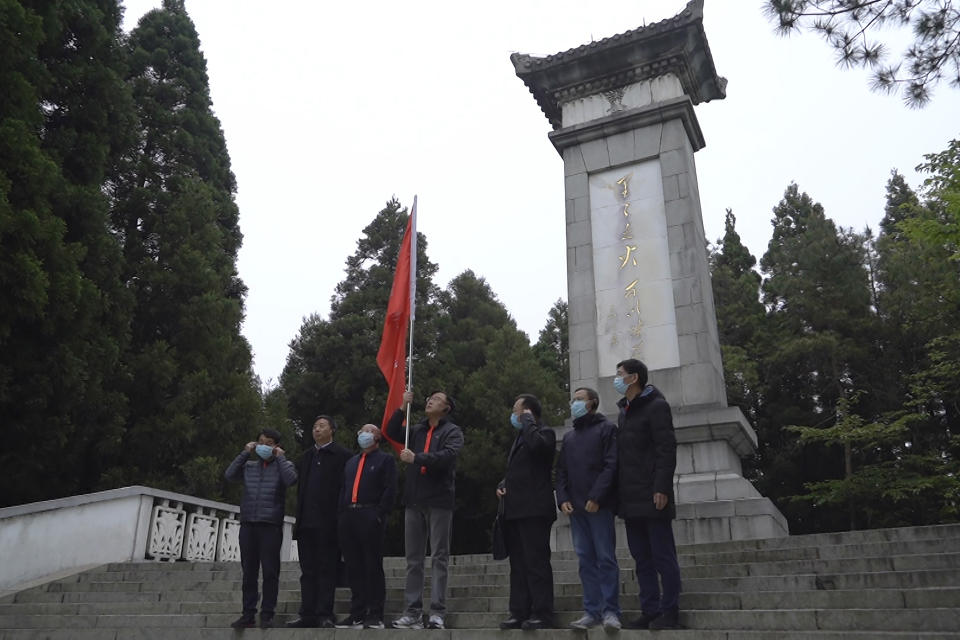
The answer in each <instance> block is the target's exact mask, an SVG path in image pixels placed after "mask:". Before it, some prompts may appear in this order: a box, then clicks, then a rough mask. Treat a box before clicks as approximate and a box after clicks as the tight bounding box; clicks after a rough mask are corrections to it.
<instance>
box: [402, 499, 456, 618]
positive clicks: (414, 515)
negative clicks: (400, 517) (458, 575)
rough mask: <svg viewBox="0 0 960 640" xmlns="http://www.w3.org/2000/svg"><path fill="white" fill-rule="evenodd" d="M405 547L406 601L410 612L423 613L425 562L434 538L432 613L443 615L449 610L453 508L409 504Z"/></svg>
mask: <svg viewBox="0 0 960 640" xmlns="http://www.w3.org/2000/svg"><path fill="white" fill-rule="evenodd" d="M403 525H404V526H403V537H404V548H405V549H406V551H407V586H406V589H405V590H404V593H403V597H404V605H405V607H406V609H405V611H406V613H407V614H408V615H411V616H414V617H418V616H421V615H423V566H424V560H425V557H426V555H427V539H428V537H429V540H430V556H431V558H432V559H433V563H432V565H431V566H432V569H431V574H432V575H431V577H432V578H433V579H432V581H431V583H432V586H431V589H430V613H435V614H438V615H440V616H441V617H442V616H443V615H445V614H446V612H447V562H448V560H449V558H450V532H451V530H452V528H453V509H438V508H436V507H407V508H406V510H405V511H404V521H403Z"/></svg>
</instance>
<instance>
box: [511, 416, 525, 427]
mask: <svg viewBox="0 0 960 640" xmlns="http://www.w3.org/2000/svg"><path fill="white" fill-rule="evenodd" d="M510 424H512V425H513V428H514V429H522V428H523V423H522V422H520V416H518V415H517V414H515V413H511V414H510Z"/></svg>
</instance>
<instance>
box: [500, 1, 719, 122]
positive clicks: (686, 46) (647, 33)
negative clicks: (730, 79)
mask: <svg viewBox="0 0 960 640" xmlns="http://www.w3.org/2000/svg"><path fill="white" fill-rule="evenodd" d="M510 61H511V62H512V63H513V66H514V69H515V71H516V73H517V76H518V77H519V78H520V79H521V80H523V82H524V84H525V85H526V86H527V88H528V89H529V90H530V93H531V94H533V97H534V98H535V99H536V101H537V104H539V105H540V109H541V110H542V111H543V113H544V115H546V116H547V120H549V121H550V124H551V126H552V127H553V128H554V129H555V130H556V129H560V128H562V126H563V123H562V113H561V112H562V109H561V107H562V105H563V103H565V102H569V101H571V100H576V99H577V98H582V97H585V96H589V95H594V94H597V93H601V92H604V91H610V90H613V89H618V88H620V87H624V86H627V85H629V84H632V83H636V82H642V81H644V80H649V79H653V78H657V77H660V76H663V75H666V74H674V75H675V76H677V78H679V80H680V83H681V85H682V87H683V90H684V93H685V94H686V95H688V96H689V97H690V100H691V101H692V102H693V104H699V103H701V102H709V101H710V100H719V99H723V98H724V97H725V96H726V86H727V81H726V79H725V78H722V77H720V76H718V75H717V70H716V67H715V66H714V63H713V56H712V55H711V54H710V47H709V46H708V44H707V37H706V33H705V32H704V29H703V0H691V2H689V3H687V6H686V7H685V8H684V9H683V11H681V12H680V13H678V14H677V15H675V16H673V17H672V18H667V19H665V20H661V21H660V22H655V23H653V24H650V25H646V26H643V27H639V28H637V29H633V30H632V31H626V32H624V33H620V34H617V35H614V36H611V37H609V38H604V39H603V40H599V41H595V42H591V43H589V44H585V45H581V46H579V47H576V48H573V49H569V50H567V51H563V52H560V53H556V54H553V55H550V56H546V57H536V56H531V55H528V54H523V53H514V54H512V55H511V56H510Z"/></svg>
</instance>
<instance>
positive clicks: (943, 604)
mask: <svg viewBox="0 0 960 640" xmlns="http://www.w3.org/2000/svg"><path fill="white" fill-rule="evenodd" d="M497 593H498V594H501V595H493V594H491V595H483V596H482V597H479V596H480V594H473V595H472V597H469V596H464V597H451V598H448V600H447V606H448V607H449V608H450V610H451V611H459V612H463V613H476V612H481V613H482V612H492V613H497V614H501V613H502V612H504V611H506V610H507V601H508V597H507V595H506V594H503V592H502V590H501V591H498V592H497ZM149 595H152V596H153V599H152V600H148V601H143V600H128V601H114V600H111V601H103V602H89V601H85V602H21V603H16V604H9V603H8V604H0V620H3V619H4V618H3V616H8V615H57V614H61V615H110V614H131V613H142V614H198V613H235V611H236V608H237V603H236V598H235V597H234V594H231V597H224V598H221V599H219V600H210V599H189V597H188V598H175V597H174V598H170V597H165V596H164V595H162V594H160V593H155V594H149ZM184 595H187V596H189V594H184ZM402 597H403V591H402V590H401V589H396V590H392V591H389V592H387V599H388V601H390V602H399V601H400V600H401V599H402ZM623 597H624V598H630V597H632V596H628V595H627V594H626V593H625V592H624V595H623ZM298 598H299V591H296V590H287V591H281V592H280V598H279V606H278V613H292V614H295V613H296V612H297V606H298V603H299V601H298ZM348 598H349V593H348V592H347V591H346V590H341V591H340V592H339V593H338V606H337V613H339V614H346V613H347V605H346V603H347V600H348ZM555 601H556V602H555V605H556V608H557V610H558V611H562V612H578V611H579V609H580V606H581V604H580V603H581V601H580V595H579V593H577V594H571V595H557V596H556V597H555ZM958 603H960V587H947V588H929V589H912V590H911V589H871V590H848V591H769V592H759V593H709V592H703V593H691V592H685V593H683V594H681V596H680V606H681V608H683V609H684V610H689V609H702V610H774V609H871V608H873V609H877V608H882V609H914V608H923V607H933V608H950V607H954V606H957V605H958Z"/></svg>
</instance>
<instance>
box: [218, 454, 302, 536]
mask: <svg viewBox="0 0 960 640" xmlns="http://www.w3.org/2000/svg"><path fill="white" fill-rule="evenodd" d="M224 476H225V477H226V478H227V480H234V481H242V482H243V498H241V500H240V522H269V523H272V524H283V508H284V503H285V502H286V497H287V487H289V486H290V485H292V484H293V483H295V482H296V481H297V470H296V468H295V467H294V466H293V463H292V462H290V461H289V460H287V459H286V458H285V457H284V456H282V455H281V456H279V457H276V458H274V457H271V458H270V459H268V460H262V459H261V458H260V456H258V455H257V454H255V453H250V452H248V451H246V450H243V451H241V452H240V455H238V456H237V457H236V458H234V459H233V462H231V463H230V466H229V467H227V471H226V472H225V473H224Z"/></svg>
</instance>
